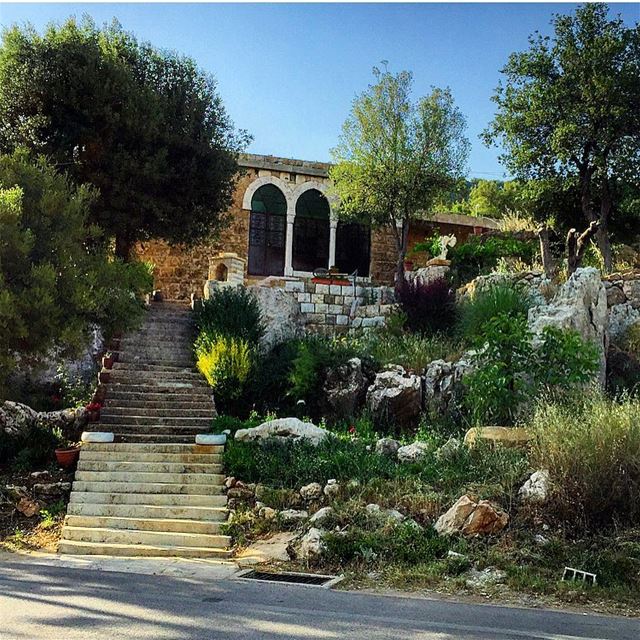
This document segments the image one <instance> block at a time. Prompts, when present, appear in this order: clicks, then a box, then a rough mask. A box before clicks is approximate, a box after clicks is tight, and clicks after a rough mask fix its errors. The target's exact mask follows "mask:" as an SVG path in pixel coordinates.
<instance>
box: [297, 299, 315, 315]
mask: <svg viewBox="0 0 640 640" xmlns="http://www.w3.org/2000/svg"><path fill="white" fill-rule="evenodd" d="M315 310H316V305H315V304H312V303H310V302H303V303H302V304H301V305H300V312H301V313H314V312H315Z"/></svg>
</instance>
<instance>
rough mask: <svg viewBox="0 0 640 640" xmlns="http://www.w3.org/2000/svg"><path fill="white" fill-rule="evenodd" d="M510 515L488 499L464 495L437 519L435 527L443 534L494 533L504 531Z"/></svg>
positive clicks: (473, 534) (475, 534)
mask: <svg viewBox="0 0 640 640" xmlns="http://www.w3.org/2000/svg"><path fill="white" fill-rule="evenodd" d="M508 523H509V516H508V515H507V514H506V513H505V512H504V511H502V510H501V509H500V508H499V507H496V506H494V505H492V504H491V503H490V502H489V501H488V500H480V501H479V502H475V501H474V500H472V499H471V498H470V497H469V496H467V495H464V496H462V497H461V498H459V499H458V501H457V502H456V503H455V504H454V505H453V506H452V507H451V508H450V509H449V510H448V511H447V512H446V513H443V514H442V515H441V516H440V517H439V518H438V520H437V521H436V523H435V525H434V528H435V530H436V531H437V532H438V533H439V534H440V535H442V536H449V535H453V534H457V533H461V534H462V535H464V536H479V535H492V534H494V533H498V532H499V531H502V529H504V528H505V527H506V526H507V524H508Z"/></svg>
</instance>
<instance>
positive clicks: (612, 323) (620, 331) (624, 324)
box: [608, 302, 640, 340]
mask: <svg viewBox="0 0 640 640" xmlns="http://www.w3.org/2000/svg"><path fill="white" fill-rule="evenodd" d="M638 323H640V311H639V310H638V309H634V307H633V306H632V305H631V303H630V302H623V303H622V304H616V305H614V306H613V307H611V308H610V309H609V325H608V326H609V337H610V338H611V339H612V340H616V339H618V338H622V337H623V336H624V334H625V332H626V331H627V329H628V328H629V327H631V326H633V325H634V324H638Z"/></svg>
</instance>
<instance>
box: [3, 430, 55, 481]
mask: <svg viewBox="0 0 640 640" xmlns="http://www.w3.org/2000/svg"><path fill="white" fill-rule="evenodd" d="M61 443H62V434H61V433H59V432H58V431H53V430H51V429H47V428H46V427H42V426H38V425H34V426H32V427H30V428H29V429H26V430H25V431H23V432H22V433H20V434H19V435H8V434H7V433H6V432H5V431H4V430H3V429H0V463H12V464H14V465H15V466H16V467H18V468H20V469H25V470H31V469H33V468H35V467H38V466H42V465H45V464H47V463H49V462H51V461H52V460H53V452H54V449H56V448H57V447H58V446H60V445H61Z"/></svg>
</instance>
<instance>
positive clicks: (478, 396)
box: [464, 314, 598, 425]
mask: <svg viewBox="0 0 640 640" xmlns="http://www.w3.org/2000/svg"><path fill="white" fill-rule="evenodd" d="M531 340H532V335H531V333H530V332H529V330H528V328H527V322H526V320H525V319H524V318H522V317H515V318H514V317H509V316H508V315H504V314H500V315H498V316H496V317H494V318H492V319H490V320H489V321H488V322H486V323H485V324H484V325H483V326H482V328H481V330H480V332H479V334H478V337H477V338H476V344H477V347H478V349H477V351H476V355H475V357H474V363H475V365H476V368H475V370H474V371H472V372H471V373H470V374H468V375H467V376H466V377H465V379H464V383H465V386H466V393H465V398H464V404H465V406H466V408H467V409H468V411H469V413H470V417H471V420H472V422H473V423H475V424H481V425H482V424H485V425H486V424H512V423H513V422H514V421H515V420H516V419H517V418H518V416H519V415H520V414H521V413H522V412H523V411H526V410H527V409H528V408H529V407H530V406H531V403H532V402H533V400H534V399H535V397H536V396H537V394H538V393H539V392H540V391H541V390H543V389H545V390H547V391H551V392H559V391H560V390H562V391H565V392H566V391H569V390H570V389H572V388H575V387H576V386H577V385H580V384H584V383H586V382H588V381H589V380H592V379H593V377H594V375H595V374H596V372H597V371H598V351H597V349H596V348H595V346H594V345H593V344H591V343H588V342H585V341H584V340H582V338H581V337H580V336H579V335H578V334H577V333H576V332H574V331H569V330H561V329H557V328H553V327H546V328H545V329H544V330H543V333H542V340H541V343H540V345H539V346H538V347H537V348H534V347H533V346H532V344H531Z"/></svg>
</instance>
